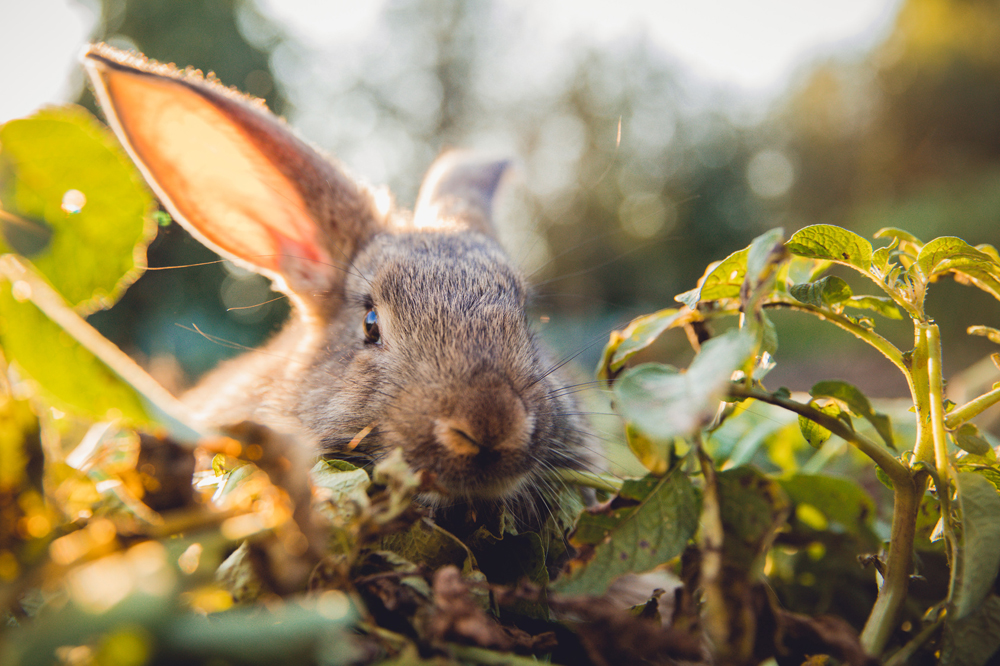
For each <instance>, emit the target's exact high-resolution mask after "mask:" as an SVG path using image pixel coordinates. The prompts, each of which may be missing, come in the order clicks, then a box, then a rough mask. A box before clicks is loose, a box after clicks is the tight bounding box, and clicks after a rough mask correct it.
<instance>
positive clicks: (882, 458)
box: [729, 384, 913, 486]
mask: <svg viewBox="0 0 1000 666" xmlns="http://www.w3.org/2000/svg"><path fill="white" fill-rule="evenodd" d="M729 395H730V396H732V397H734V398H754V399H755V400H760V401H761V402H767V403H770V404H772V405H777V406H778V407H783V408H785V409H787V410H789V411H792V412H795V413H796V414H799V415H801V416H804V417H806V418H807V419H809V420H810V421H813V422H815V423H818V424H819V425H821V426H823V427H824V428H826V429H827V430H829V431H830V432H832V433H833V434H835V435H837V436H838V437H840V438H841V439H843V440H845V441H847V442H849V443H850V444H852V445H853V446H855V447H856V448H857V449H858V450H859V451H861V452H862V453H864V454H865V455H866V456H868V457H869V458H871V459H872V460H873V461H875V464H876V465H878V466H879V467H881V468H882V471H883V472H885V473H886V475H887V476H888V477H889V479H890V480H892V482H893V485H896V484H899V485H904V486H905V485H912V483H913V478H912V477H911V476H910V471H909V470H908V469H907V467H906V465H904V464H903V463H901V462H899V461H898V460H896V458H895V457H894V456H893V455H892V454H891V453H889V452H888V451H887V450H885V449H884V448H883V447H881V446H879V445H878V444H876V443H875V442H873V441H872V440H870V439H868V438H867V437H865V436H864V435H862V434H860V433H858V432H856V431H855V430H853V429H851V428H849V427H848V426H847V425H846V424H845V423H844V422H843V421H841V420H840V419H837V418H834V417H832V416H830V415H829V414H824V413H823V412H821V411H820V410H818V409H816V408H815V407H811V406H809V405H804V404H802V403H801V402H796V401H795V400H792V399H790V398H785V397H783V396H780V395H775V394H773V393H768V392H767V391H764V390H763V389H758V388H746V387H744V386H740V385H737V384H732V385H731V386H730V387H729Z"/></svg>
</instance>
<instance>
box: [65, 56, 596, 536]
mask: <svg viewBox="0 0 1000 666" xmlns="http://www.w3.org/2000/svg"><path fill="white" fill-rule="evenodd" d="M84 63H85V66H86V68H87V70H88V73H89V75H90V77H91V79H92V82H93V84H94V87H95V90H96V94H97V98H98V100H99V102H100V104H101V107H102V108H103V110H104V113H105V114H106V116H107V119H108V121H109V124H110V125H111V127H112V129H113V130H114V132H115V134H116V135H117V136H118V138H119V140H120V141H121V143H122V144H123V145H124V146H125V149H126V150H127V151H128V153H129V155H130V156H131V158H132V160H133V161H134V162H135V163H136V165H138V167H139V169H140V171H141V172H142V174H143V176H144V177H145V179H146V181H147V182H148V183H149V185H150V186H151V187H152V189H153V190H154V191H155V193H156V194H157V195H158V197H159V199H160V201H161V202H162V204H163V205H164V207H165V208H166V209H167V210H168V211H169V212H170V214H171V215H172V216H173V218H174V219H175V220H177V221H178V222H179V223H180V224H181V225H183V226H184V228H185V229H187V230H188V231H189V232H191V233H192V234H193V235H194V236H195V237H196V238H197V239H199V240H200V241H201V242H202V243H204V244H205V245H206V246H208V247H209V248H211V249H213V250H214V251H216V252H218V253H219V254H220V255H222V256H223V257H225V258H227V259H229V260H230V261H232V262H234V263H236V264H238V265H241V266H244V267H247V268H249V269H250V270H253V271H256V272H257V273H260V274H262V275H265V276H267V277H268V278H270V279H271V280H272V281H273V284H274V286H275V288H276V289H278V290H279V291H281V292H283V293H284V294H286V295H287V296H288V298H289V299H290V301H291V303H292V304H293V315H292V317H291V319H290V321H289V322H288V323H287V324H286V326H285V327H284V328H283V329H282V330H281V331H280V332H279V333H278V334H277V335H276V336H275V337H274V339H273V340H272V341H271V342H270V343H268V344H267V345H266V346H265V347H263V348H262V349H261V350H257V351H251V352H248V353H246V354H245V355H243V356H241V357H238V358H236V359H234V360H231V361H228V362H225V363H224V364H223V365H222V366H221V367H220V368H218V369H216V370H215V371H213V372H212V373H210V375H209V376H208V377H207V378H206V379H204V380H203V381H202V382H201V383H200V384H199V385H197V386H196V387H195V388H193V389H191V390H190V391H189V392H188V393H187V394H186V395H184V396H183V400H184V401H185V402H186V403H187V404H188V405H189V406H191V407H192V408H193V409H195V410H196V411H197V414H198V418H199V420H200V421H201V422H202V423H205V424H210V425H224V424H229V423H235V422H239V421H243V420H251V421H255V422H258V423H261V424H264V425H267V426H269V427H272V428H275V429H278V430H280V431H283V432H290V433H294V434H295V435H296V436H297V437H298V438H299V439H300V440H301V441H302V442H303V446H313V447H315V448H314V453H315V454H316V455H319V454H329V455H334V456H336V455H337V454H338V453H339V454H351V455H361V456H364V457H367V458H370V459H379V458H381V457H382V456H384V455H386V454H387V453H388V452H389V451H391V450H393V449H395V448H397V447H400V448H401V449H402V452H403V456H404V458H405V460H406V462H407V463H408V464H409V465H410V466H411V467H412V468H413V469H414V470H426V471H429V472H431V473H432V474H433V475H434V479H435V483H436V486H437V487H438V488H439V490H437V491H435V492H432V493H430V496H429V497H426V498H425V501H426V502H427V503H428V504H429V505H431V506H434V505H437V506H439V507H445V506H449V505H459V506H467V507H473V508H474V507H477V506H494V507H496V506H506V507H508V508H509V509H512V510H513V512H514V514H515V515H517V516H520V519H521V520H522V521H524V522H531V521H532V520H534V521H536V522H537V520H538V519H539V518H541V517H543V516H544V514H545V513H546V509H547V508H548V507H546V503H547V502H549V501H551V497H548V495H549V494H550V493H549V490H550V489H552V488H553V486H552V483H551V481H550V480H548V479H547V478H546V472H548V471H549V470H552V469H556V468H565V469H585V468H592V467H594V465H595V458H594V453H593V448H594V445H593V442H592V437H591V436H590V435H589V434H588V428H587V424H586V422H585V417H584V416H582V415H581V410H580V408H579V406H578V405H577V404H576V401H575V398H574V397H573V395H572V394H573V393H574V390H573V389H572V387H569V386H567V385H566V383H565V380H563V379H561V376H560V373H559V371H558V370H557V368H556V364H555V363H554V362H553V361H552V359H551V358H550V357H549V355H548V354H547V353H546V352H545V351H544V350H543V349H542V347H541V345H540V344H539V342H538V340H537V339H536V336H535V334H534V333H533V332H532V330H531V328H530V326H529V322H528V318H527V316H526V314H525V305H526V303H527V301H528V298H529V292H530V290H529V286H528V284H527V282H526V279H525V277H524V276H523V275H522V273H521V271H519V270H518V268H517V267H516V266H515V265H514V263H513V262H512V261H511V259H510V258H509V257H508V256H507V255H506V254H505V252H504V251H503V249H502V248H501V246H500V244H499V243H498V241H497V237H496V233H495V231H494V228H493V223H492V219H491V208H492V202H493V199H494V195H495V193H496V191H497V189H498V186H499V184H500V182H501V179H502V177H503V175H504V172H505V170H506V167H507V162H506V161H497V160H489V159H484V158H482V157H479V156H477V155H475V154H472V153H468V152H461V151H451V152H446V153H445V154H443V155H442V156H441V157H439V158H438V159H437V160H436V161H435V162H434V164H433V165H432V167H431V168H430V170H429V172H428V174H427V176H426V179H425V180H424V182H423V184H422V186H421V188H420V191H419V195H418V199H417V203H416V206H415V209H414V212H413V213H412V214H410V213H408V212H406V211H404V210H401V209H398V208H397V207H396V206H395V204H394V202H393V201H392V198H391V196H390V195H389V194H388V193H387V192H386V191H385V190H379V189H374V188H371V187H369V186H367V185H365V184H363V183H362V182H360V181H358V180H356V179H354V178H353V177H351V176H350V175H348V172H347V171H346V170H345V169H344V168H343V167H342V166H340V165H339V164H337V163H336V162H334V161H332V160H330V159H328V158H326V157H324V156H323V155H321V154H320V152H319V151H318V150H317V149H315V148H313V147H312V146H310V145H308V144H307V143H306V142H304V141H303V140H302V139H300V138H299V137H298V136H297V135H296V134H295V133H294V132H293V131H292V130H291V129H290V128H289V127H287V126H286V125H285V124H284V122H283V121H282V120H280V119H279V118H277V117H275V116H274V115H272V114H271V113H270V112H269V111H268V110H267V108H266V107H265V106H264V104H263V102H261V101H259V100H255V99H252V98H249V97H246V96H244V95H242V94H240V93H238V92H236V91H235V90H233V89H229V88H225V87H223V86H222V85H221V84H219V83H218V82H216V81H215V80H214V79H213V78H212V77H211V75H210V77H209V78H208V79H206V78H204V77H202V75H201V73H200V72H197V71H191V70H190V69H189V70H187V71H183V72H182V71H179V70H177V69H176V68H175V67H174V66H172V65H162V64H158V63H156V62H153V61H150V60H147V59H145V58H144V57H142V56H138V55H132V54H128V53H124V52H121V51H118V50H116V49H113V48H111V47H109V46H106V45H94V46H91V47H90V48H89V49H88V50H87V51H86V53H85V54H84Z"/></svg>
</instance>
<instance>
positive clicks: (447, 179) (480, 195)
mask: <svg viewBox="0 0 1000 666" xmlns="http://www.w3.org/2000/svg"><path fill="white" fill-rule="evenodd" d="M509 165H510V162H509V161H507V160H491V159H488V158H484V157H483V156H482V155H476V154H475V153H471V152H466V151H457V150H453V151H450V152H447V153H445V154H444V155H442V156H441V157H439V158H437V160H435V161H434V164H433V165H432V166H431V168H430V170H429V171H428V172H427V176H426V177H425V178H424V183H423V185H421V186H420V195H419V196H418V197H417V206H416V209H415V210H414V213H413V224H414V226H415V227H417V228H418V229H430V228H448V227H462V228H467V229H472V230H475V231H479V232H482V233H484V234H486V235H488V236H495V235H496V234H495V232H494V229H493V219H492V218H493V213H492V211H493V195H494V194H495V193H496V190H497V187H498V186H499V185H500V180H501V178H502V177H503V174H504V172H505V171H506V169H507V167H508V166H509Z"/></svg>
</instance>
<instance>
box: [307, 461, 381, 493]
mask: <svg viewBox="0 0 1000 666" xmlns="http://www.w3.org/2000/svg"><path fill="white" fill-rule="evenodd" d="M310 475H311V476H312V482H313V485H314V486H316V487H318V488H326V489H327V490H331V491H333V492H335V493H341V494H344V495H350V494H352V493H355V492H357V491H359V490H360V491H364V490H365V489H366V488H368V485H369V483H371V480H370V479H369V478H368V473H367V472H365V470H363V469H361V468H360V467H355V466H354V465H352V464H351V463H349V462H347V461H344V460H319V461H317V462H316V464H315V465H313V468H312V470H311V471H310Z"/></svg>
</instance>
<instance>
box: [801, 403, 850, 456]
mask: <svg viewBox="0 0 1000 666" xmlns="http://www.w3.org/2000/svg"><path fill="white" fill-rule="evenodd" d="M812 406H813V407H815V408H816V409H818V410H819V411H821V412H823V413H824V414H828V415H830V416H832V417H834V418H838V417H839V416H840V414H841V411H840V407H839V406H838V405H837V404H836V403H830V404H828V405H823V406H822V407H820V406H819V405H817V404H816V403H815V402H813V403H812ZM799 430H800V431H801V432H802V437H803V438H805V440H806V441H807V442H808V443H809V446H811V447H813V448H814V449H818V448H819V447H821V446H823V444H825V443H826V440H828V439H830V436H831V435H833V433H832V432H830V431H829V430H827V429H826V428H824V427H823V426H821V425H820V424H818V423H816V422H815V421H813V420H811V419H807V418H806V417H804V416H799Z"/></svg>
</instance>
